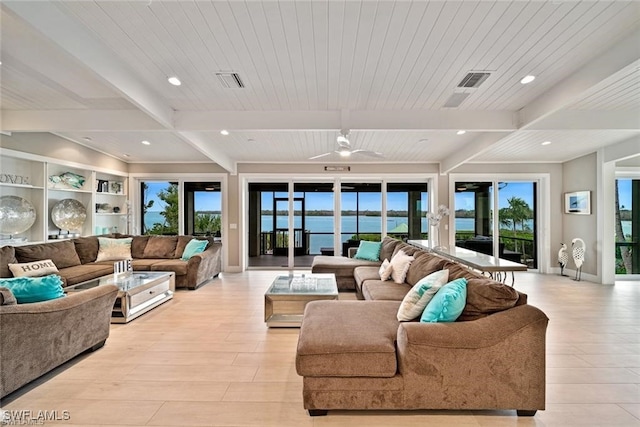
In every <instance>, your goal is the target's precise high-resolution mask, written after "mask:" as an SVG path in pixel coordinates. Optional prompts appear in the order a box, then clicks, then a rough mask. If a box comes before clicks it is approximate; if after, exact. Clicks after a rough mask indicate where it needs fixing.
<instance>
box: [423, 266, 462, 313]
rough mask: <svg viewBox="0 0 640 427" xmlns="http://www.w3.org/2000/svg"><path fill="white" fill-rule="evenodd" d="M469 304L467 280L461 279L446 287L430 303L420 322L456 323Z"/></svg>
mask: <svg viewBox="0 0 640 427" xmlns="http://www.w3.org/2000/svg"><path fill="white" fill-rule="evenodd" d="M466 303H467V279H465V278H464V277H461V278H459V279H456V280H453V281H451V282H449V283H447V284H446V285H444V286H443V287H442V288H440V290H439V291H438V292H436V294H435V296H434V297H433V298H432V299H431V301H429V303H428V304H427V307H426V308H425V309H424V312H422V317H420V321H421V322H424V323H429V322H455V321H456V319H457V318H458V317H460V315H461V314H462V310H464V306H465V305H466Z"/></svg>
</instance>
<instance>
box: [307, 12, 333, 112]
mask: <svg viewBox="0 0 640 427" xmlns="http://www.w3.org/2000/svg"><path fill="white" fill-rule="evenodd" d="M311 14H312V16H313V17H314V18H313V20H312V22H313V26H312V30H313V46H314V52H313V53H314V60H315V69H316V79H315V84H316V92H317V93H318V103H317V104H316V108H317V109H320V110H326V109H328V107H329V105H328V102H327V90H328V89H329V80H328V75H329V63H328V54H327V52H328V49H329V4H328V2H312V3H311Z"/></svg>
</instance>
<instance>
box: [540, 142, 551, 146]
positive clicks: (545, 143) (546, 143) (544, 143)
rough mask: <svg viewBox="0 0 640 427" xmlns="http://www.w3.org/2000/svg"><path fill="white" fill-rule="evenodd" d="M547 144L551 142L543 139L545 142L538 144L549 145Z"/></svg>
mask: <svg viewBox="0 0 640 427" xmlns="http://www.w3.org/2000/svg"><path fill="white" fill-rule="evenodd" d="M549 144H551V141H545V142H543V143H542V144H540V145H549Z"/></svg>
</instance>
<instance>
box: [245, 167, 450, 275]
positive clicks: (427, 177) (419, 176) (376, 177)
mask: <svg viewBox="0 0 640 427" xmlns="http://www.w3.org/2000/svg"><path fill="white" fill-rule="evenodd" d="M438 178H439V175H438V174H437V173H433V172H431V173H406V174H402V173H379V174H374V173H363V174H356V173H339V172H338V173H334V172H332V173H329V172H327V173H316V174H308V175H304V173H297V174H292V173H288V174H270V173H240V174H238V181H239V187H240V189H241V196H240V197H239V199H240V201H241V202H240V204H241V206H240V215H239V217H240V224H238V226H239V228H240V230H239V231H240V236H241V239H240V248H239V249H240V270H241V271H244V270H246V269H247V268H248V267H249V253H248V250H247V248H248V247H249V235H248V230H249V227H248V220H249V218H248V206H249V184H250V183H269V182H272V183H285V182H286V183H287V184H288V189H289V196H288V197H289V227H290V228H292V227H293V223H294V205H293V204H294V200H293V199H294V184H296V183H322V184H327V183H330V182H331V183H333V185H334V196H333V203H334V221H335V222H334V239H333V246H334V253H335V254H339V253H340V251H341V249H342V240H341V235H342V229H341V220H342V218H341V211H340V199H341V184H342V183H346V182H350V181H351V182H353V181H356V182H362V183H380V184H381V189H382V191H381V197H382V207H381V209H382V210H381V214H382V215H383V220H382V228H381V233H382V236H383V237H384V236H386V234H387V223H386V212H387V184H388V183H402V182H411V181H414V182H426V183H427V189H428V192H429V206H438V199H437V195H438V187H439V185H438ZM441 200H443V201H444V200H446V197H444V198H443V199H441ZM440 203H442V201H441V202H440ZM293 239H294V236H293V233H292V232H291V230H290V233H289V256H288V262H287V268H288V269H289V270H294V269H295V268H296V267H295V260H294V256H293V255H294V248H293V246H294V243H295V242H293ZM345 255H346V254H345ZM305 269H306V268H305Z"/></svg>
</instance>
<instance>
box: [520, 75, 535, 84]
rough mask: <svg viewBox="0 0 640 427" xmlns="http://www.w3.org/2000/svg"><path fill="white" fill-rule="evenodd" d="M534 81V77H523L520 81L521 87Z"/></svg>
mask: <svg viewBox="0 0 640 427" xmlns="http://www.w3.org/2000/svg"><path fill="white" fill-rule="evenodd" d="M535 79H536V76H532V75H528V76H524V77H523V78H522V80H520V83H522V84H523V85H526V84H527V83H531V82H532V81H534V80H535Z"/></svg>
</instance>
